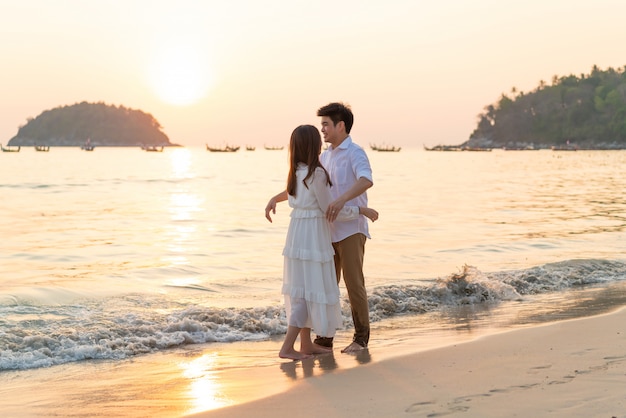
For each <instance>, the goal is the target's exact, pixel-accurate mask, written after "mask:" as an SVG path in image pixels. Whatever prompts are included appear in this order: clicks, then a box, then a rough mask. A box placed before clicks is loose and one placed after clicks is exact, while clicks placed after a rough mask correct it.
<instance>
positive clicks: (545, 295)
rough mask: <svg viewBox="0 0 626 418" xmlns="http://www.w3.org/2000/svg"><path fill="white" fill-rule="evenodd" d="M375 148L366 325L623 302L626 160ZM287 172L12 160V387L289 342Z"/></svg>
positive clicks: (401, 326) (277, 154)
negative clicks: (80, 369) (108, 366)
mask: <svg viewBox="0 0 626 418" xmlns="http://www.w3.org/2000/svg"><path fill="white" fill-rule="evenodd" d="M367 151H368V155H369V158H370V162H371V165H372V168H373V175H374V186H373V188H371V189H370V190H369V191H368V196H369V204H370V206H371V207H373V208H375V209H377V210H378V211H379V213H380V218H379V220H378V221H377V222H375V223H371V224H370V233H371V235H372V239H371V240H368V242H367V244H366V254H365V275H366V284H367V289H368V294H369V300H370V316H371V321H372V326H373V327H377V328H378V329H381V330H382V329H387V330H391V334H390V335H393V330H394V329H395V330H396V331H398V332H402V333H406V332H412V331H411V329H414V330H416V329H417V328H418V327H424V326H426V328H428V329H431V330H434V329H440V328H445V327H449V328H451V329H453V328H456V327H459V322H458V321H459V312H467V311H468V310H469V311H470V312H471V315H470V316H471V317H472V318H474V320H477V318H478V317H480V318H482V319H480V320H481V321H482V322H481V323H483V324H486V325H488V326H496V325H499V326H502V327H510V326H515V325H520V324H524V323H533V322H541V321H548V320H555V319H559V318H561V317H563V318H566V317H572V316H585V315H592V314H595V313H598V312H600V311H607V310H610V309H613V308H615V307H618V306H621V305H623V304H624V303H625V302H626V296H624V295H625V294H626V292H625V291H624V286H623V283H626V281H624V279H626V264H625V260H624V253H625V250H626V233H625V230H626V197H625V196H624V193H623V191H624V190H626V164H625V162H626V152H624V151H575V152H557V151H549V150H541V151H502V150H494V151H492V152H469V151H467V152H427V151H423V150H419V149H402V151H401V152H375V151H371V150H367ZM287 170H288V158H287V151H286V150H282V151H281V150H271V151H270V150H264V149H257V150H256V151H245V150H240V151H238V152H236V153H211V152H207V151H206V150H204V149H201V148H166V149H165V150H164V151H163V152H145V151H142V150H141V149H139V148H105V147H101V148H96V149H95V151H93V152H86V151H81V150H80V149H77V148H59V147H53V148H51V149H50V151H49V152H36V151H35V150H34V149H29V148H22V150H21V151H20V152H19V153H5V154H0V172H1V173H2V180H1V181H0V195H1V196H2V204H0V233H1V234H2V235H1V236H2V239H1V240H0V263H1V266H2V267H1V269H2V270H1V271H2V274H1V275H0V376H1V375H2V373H3V372H8V371H19V370H32V369H37V368H54V367H60V366H61V365H68V364H73V363H77V362H79V361H83V363H82V364H84V365H85V366H84V367H90V366H88V365H89V364H90V363H89V362H93V361H97V360H102V359H104V360H107V361H113V362H115V361H124V360H128V359H133V358H142V356H148V355H155V354H158V353H166V352H168V350H172V349H177V348H178V349H179V348H181V347H191V346H198V347H206V346H207V345H210V344H224V343H225V344H231V343H232V344H236V343H237V342H241V341H246V342H248V343H250V344H259V345H261V344H262V343H263V342H264V341H268V340H269V339H271V338H276V337H278V338H279V337H280V336H281V335H282V334H284V332H285V330H286V326H287V324H286V320H285V314H284V309H283V306H282V298H281V295H280V286H281V280H282V256H281V251H282V247H283V244H284V238H285V234H286V230H287V225H288V222H289V212H290V209H289V207H288V206H287V204H286V203H281V204H279V206H278V210H277V213H276V214H275V215H273V222H272V223H270V222H268V221H267V220H266V219H265V216H264V208H265V205H266V204H267V201H268V200H269V198H270V197H271V196H273V195H275V194H277V193H278V192H280V191H281V190H284V187H285V184H286V175H287ZM340 289H341V292H342V297H343V315H344V323H345V329H344V330H342V331H340V332H339V333H340V334H346V335H348V336H349V335H351V332H352V331H351V327H352V323H351V317H350V311H349V304H348V302H347V298H346V292H345V288H344V286H343V283H341V284H340ZM451 311H454V312H455V313H454V314H453V315H448V313H450V312H451ZM461 322H463V323H464V325H463V326H466V325H467V318H465V319H463V320H462V321H461ZM412 327H413V328H412ZM407 329H408V331H407ZM348 338H349V337H348ZM398 338H401V337H398ZM372 340H373V341H375V340H376V335H375V334H373V335H372ZM84 361H86V362H84ZM77 364H78V365H80V363H77Z"/></svg>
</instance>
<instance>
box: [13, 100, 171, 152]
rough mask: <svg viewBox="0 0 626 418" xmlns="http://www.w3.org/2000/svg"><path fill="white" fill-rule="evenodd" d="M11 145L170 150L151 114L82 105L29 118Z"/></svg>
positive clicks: (112, 107)
mask: <svg viewBox="0 0 626 418" xmlns="http://www.w3.org/2000/svg"><path fill="white" fill-rule="evenodd" d="M7 145H9V146H15V147H19V146H36V147H50V146H69V147H71V146H77V147H83V149H89V148H90V149H93V147H101V146H113V147H130V146H132V147H137V146H139V147H144V148H148V147H164V146H165V147H168V146H180V145H177V144H173V143H171V142H170V140H169V138H168V137H167V135H165V133H163V131H162V127H161V125H160V124H159V122H158V121H157V120H156V119H155V118H154V117H153V116H152V115H151V114H149V113H145V112H143V111H141V110H137V109H130V108H127V107H124V106H114V105H107V104H105V103H87V102H81V103H76V104H73V105H69V106H62V107H57V108H54V109H51V110H46V111H44V112H42V113H41V114H40V115H39V116H37V117H36V118H29V119H28V120H27V123H26V125H24V126H20V127H19V129H18V132H17V135H15V136H14V137H13V138H11V139H10V140H9V141H8V143H7Z"/></svg>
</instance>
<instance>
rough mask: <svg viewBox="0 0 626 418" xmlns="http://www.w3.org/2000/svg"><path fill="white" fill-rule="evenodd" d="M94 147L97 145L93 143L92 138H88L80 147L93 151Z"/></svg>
mask: <svg viewBox="0 0 626 418" xmlns="http://www.w3.org/2000/svg"><path fill="white" fill-rule="evenodd" d="M94 148H95V147H94V146H93V145H91V138H87V140H86V141H85V144H84V145H83V146H81V147H80V149H82V150H84V151H93V149H94Z"/></svg>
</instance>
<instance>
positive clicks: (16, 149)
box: [2, 145, 21, 152]
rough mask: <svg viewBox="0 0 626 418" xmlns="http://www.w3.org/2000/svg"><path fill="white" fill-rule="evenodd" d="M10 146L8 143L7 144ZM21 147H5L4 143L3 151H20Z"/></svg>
mask: <svg viewBox="0 0 626 418" xmlns="http://www.w3.org/2000/svg"><path fill="white" fill-rule="evenodd" d="M7 146H8V145H7ZM20 148H21V147H17V148H5V147H4V145H2V152H20Z"/></svg>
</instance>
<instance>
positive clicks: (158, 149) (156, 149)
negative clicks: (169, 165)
mask: <svg viewBox="0 0 626 418" xmlns="http://www.w3.org/2000/svg"><path fill="white" fill-rule="evenodd" d="M141 149H142V150H144V151H148V152H163V147H155V146H142V147H141Z"/></svg>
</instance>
